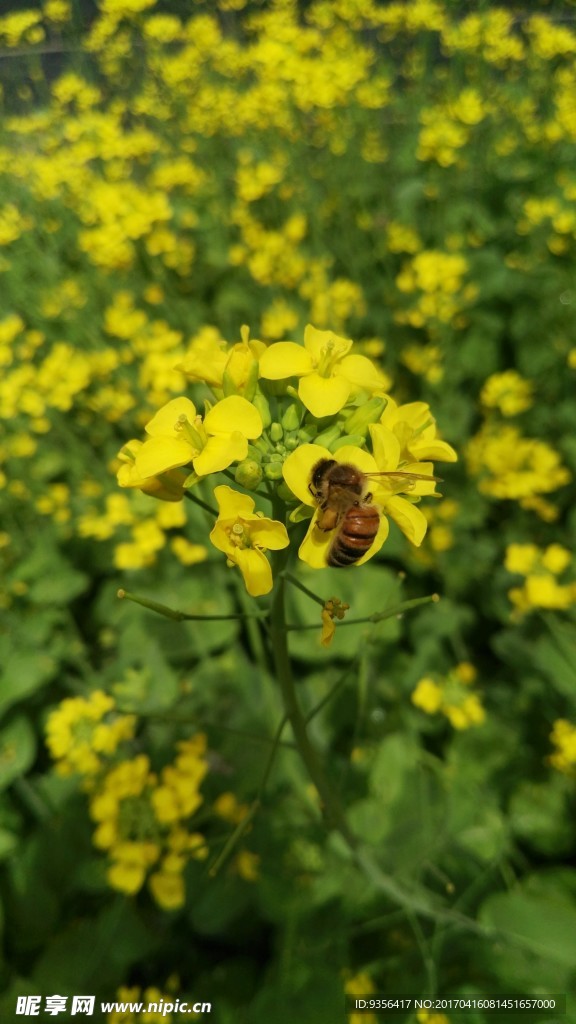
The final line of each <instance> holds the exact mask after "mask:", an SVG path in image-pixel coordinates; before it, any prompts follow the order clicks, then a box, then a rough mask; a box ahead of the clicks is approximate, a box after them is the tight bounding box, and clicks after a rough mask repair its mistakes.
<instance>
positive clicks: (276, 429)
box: [270, 423, 284, 443]
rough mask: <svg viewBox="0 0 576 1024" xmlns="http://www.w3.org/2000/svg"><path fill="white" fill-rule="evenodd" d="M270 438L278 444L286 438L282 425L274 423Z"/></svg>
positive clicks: (271, 427)
mask: <svg viewBox="0 0 576 1024" xmlns="http://www.w3.org/2000/svg"><path fill="white" fill-rule="evenodd" d="M270 437H271V439H272V440H273V441H274V442H275V443H276V442H277V441H281V440H282V438H283V437H284V431H283V430H282V424H281V423H272V424H271V426H270Z"/></svg>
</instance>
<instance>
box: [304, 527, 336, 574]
mask: <svg viewBox="0 0 576 1024" xmlns="http://www.w3.org/2000/svg"><path fill="white" fill-rule="evenodd" d="M317 519H318V514H316V515H315V516H314V518H313V520H312V522H311V523H310V526H309V527H308V532H307V534H306V536H305V537H304V540H303V541H302V543H301V545H300V549H299V551H298V557H299V558H301V559H302V561H303V562H306V565H309V566H310V568H311V569H325V568H326V566H327V565H328V551H329V550H330V545H331V543H332V541H333V539H334V530H331V531H330V533H327V532H326V531H325V530H319V529H318V527H317V526H316V521H317Z"/></svg>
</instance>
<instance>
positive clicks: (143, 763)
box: [46, 690, 208, 910]
mask: <svg viewBox="0 0 576 1024" xmlns="http://www.w3.org/2000/svg"><path fill="white" fill-rule="evenodd" d="M136 725H137V718H136V715H132V714H130V715H127V714H121V713H119V711H118V709H117V707H116V701H115V700H114V698H113V697H111V696H110V695H108V694H105V693H104V692H103V691H101V690H95V691H94V692H93V693H92V694H90V696H88V697H72V698H68V699H66V700H64V701H62V703H61V704H60V705H59V707H58V708H56V709H55V710H54V711H53V712H52V713H51V714H50V716H49V717H48V721H47V724H46V741H47V746H48V749H49V751H50V754H51V756H52V757H53V759H54V760H55V762H56V770H57V771H58V772H59V774H61V775H73V774H75V775H79V776H80V777H81V778H82V779H83V784H84V788H85V789H86V790H87V791H88V792H89V794H90V814H91V817H92V819H93V821H94V822H95V823H96V829H95V832H94V837H93V839H94V845H95V846H96V847H97V848H98V849H100V850H104V851H106V854H107V857H108V870H107V879H108V882H109V884H110V886H111V887H112V888H113V889H117V890H118V891H119V892H124V893H127V894H130V895H133V894H134V893H136V892H138V891H139V890H140V889H141V888H142V887H143V885H144V883H145V882H147V884H148V888H149V889H150V892H151V894H152V896H153V898H154V899H155V901H156V902H157V903H158V905H159V906H161V907H163V908H164V909H165V910H175V909H177V908H178V907H181V906H182V905H183V903H184V900H185V884H184V878H183V872H184V869H185V867H186V864H187V863H188V861H189V860H190V859H191V858H197V859H203V858H204V857H206V856H207V846H206V842H205V839H204V837H203V836H202V835H200V834H199V833H198V832H197V831H196V829H195V828H194V825H193V818H194V815H195V813H196V811H197V810H198V808H199V807H200V805H201V804H202V802H203V797H202V795H201V793H200V786H201V784H202V781H203V779H204V777H205V775H206V772H207V770H208V764H207V761H206V738H205V737H204V736H203V735H202V734H197V735H196V736H194V737H192V738H191V739H188V740H183V741H181V742H180V743H179V744H178V753H177V755H176V757H175V759H174V761H173V762H172V763H171V764H168V765H166V766H165V767H164V768H162V769H161V770H160V772H156V771H153V770H152V768H151V765H150V759H149V758H148V756H147V755H145V754H138V755H136V756H133V757H131V756H129V753H128V752H129V750H130V746H129V745H128V744H129V741H131V740H133V738H134V735H135V731H136Z"/></svg>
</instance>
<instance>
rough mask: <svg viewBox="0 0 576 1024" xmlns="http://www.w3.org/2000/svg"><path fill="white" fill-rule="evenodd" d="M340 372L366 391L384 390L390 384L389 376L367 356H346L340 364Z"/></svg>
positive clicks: (355, 385)
mask: <svg viewBox="0 0 576 1024" xmlns="http://www.w3.org/2000/svg"><path fill="white" fill-rule="evenodd" d="M338 372H339V373H341V374H342V376H343V377H346V380H349V381H350V383H351V384H353V385H354V387H356V388H362V389H363V390H365V391H378V390H380V391H384V390H385V389H386V387H387V386H388V385H389V384H390V380H389V378H388V377H385V376H384V374H383V373H381V372H380V370H379V369H378V367H377V366H375V364H374V363H373V362H372V360H371V359H368V357H367V356H355V355H352V356H345V358H344V359H343V360H342V361H341V362H340V363H339V364H338Z"/></svg>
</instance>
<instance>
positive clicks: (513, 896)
mask: <svg viewBox="0 0 576 1024" xmlns="http://www.w3.org/2000/svg"><path fill="white" fill-rule="evenodd" d="M480 919H481V921H482V923H483V924H485V925H487V926H488V927H490V928H495V929H497V931H498V932H500V934H501V937H502V938H503V939H504V940H505V941H506V942H512V943H515V944H517V945H519V946H521V947H522V946H523V947H524V948H527V949H529V950H531V951H532V952H533V953H535V954H536V955H537V956H540V957H544V958H545V959H550V960H554V961H556V962H557V963H559V964H564V965H566V966H571V967H573V966H574V964H575V963H576V904H575V903H574V902H568V900H567V901H566V902H565V903H564V904H561V903H554V902H552V901H551V900H550V899H543V898H539V897H536V896H530V895H527V894H526V893H525V892H523V891H522V890H521V889H518V890H516V891H514V892H509V893H503V894H498V895H496V896H491V897H489V898H488V899H487V900H486V902H485V903H484V904H483V906H482V908H481V911H480Z"/></svg>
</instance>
